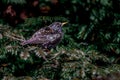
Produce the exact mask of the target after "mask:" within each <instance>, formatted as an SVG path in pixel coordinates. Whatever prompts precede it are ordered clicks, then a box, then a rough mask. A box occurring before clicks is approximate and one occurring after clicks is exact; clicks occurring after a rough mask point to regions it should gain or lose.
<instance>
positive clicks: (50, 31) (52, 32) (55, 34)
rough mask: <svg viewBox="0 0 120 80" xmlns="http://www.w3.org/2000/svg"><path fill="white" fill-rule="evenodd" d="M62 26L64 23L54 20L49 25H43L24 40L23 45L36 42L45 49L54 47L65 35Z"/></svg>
mask: <svg viewBox="0 0 120 80" xmlns="http://www.w3.org/2000/svg"><path fill="white" fill-rule="evenodd" d="M62 26H63V23H61V22H54V23H52V24H51V25H49V26H47V27H43V28H41V29H40V30H38V31H37V32H35V33H34V34H33V35H32V37H31V38H30V39H28V40H25V41H23V42H22V43H21V45H23V46H24V45H28V44H36V45H40V46H41V47H42V48H45V49H50V48H53V47H55V46H56V45H57V44H58V43H59V42H60V41H61V39H62V37H63V32H62Z"/></svg>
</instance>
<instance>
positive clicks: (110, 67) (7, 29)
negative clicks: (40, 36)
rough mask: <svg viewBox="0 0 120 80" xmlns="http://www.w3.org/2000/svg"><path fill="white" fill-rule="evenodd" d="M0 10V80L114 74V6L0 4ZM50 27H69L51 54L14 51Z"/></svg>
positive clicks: (85, 0) (119, 56)
mask: <svg viewBox="0 0 120 80" xmlns="http://www.w3.org/2000/svg"><path fill="white" fill-rule="evenodd" d="M36 1H38V2H39V3H38V4H37V2H36ZM35 3H36V4H35ZM0 7H1V9H0V44H1V45H0V79H3V78H4V79H5V78H12V79H16V78H18V79H19V78H20V79H21V80H22V79H23V78H29V79H34V80H37V79H43V80H44V79H46V80H47V79H50V80H57V79H60V80H91V79H92V80H97V79H98V77H99V76H100V77H104V78H107V77H109V76H107V74H111V73H113V74H111V75H114V72H118V71H119V70H120V62H119V61H120V47H119V46H120V44H119V43H120V28H119V26H120V20H119V18H120V11H119V9H120V1H119V0H113V1H111V0H71V1H68V0H59V1H58V0H30V1H29V0H20V1H17V0H2V1H0ZM9 7H10V10H9V9H8V8H9ZM30 9H31V10H30ZM21 15H22V16H21ZM55 21H60V22H64V21H68V22H69V23H68V24H67V25H65V26H64V27H63V31H64V34H65V35H64V37H63V40H62V42H61V43H60V44H59V45H58V46H57V47H56V49H53V50H51V54H48V55H46V54H44V52H43V51H42V50H41V49H40V48H39V47H38V46H26V47H23V46H21V45H20V40H23V39H28V38H29V37H30V36H31V35H32V34H33V33H34V32H35V31H37V30H38V29H39V28H41V27H44V26H48V25H49V24H51V23H52V22H55ZM36 54H37V55H36ZM38 56H39V57H38ZM45 56H46V58H45ZM115 74H116V73H115ZM21 76H22V77H21ZM106 76H107V77H106ZM95 78H96V79H95ZM106 80H109V79H106Z"/></svg>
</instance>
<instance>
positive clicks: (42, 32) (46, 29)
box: [32, 27, 53, 38]
mask: <svg viewBox="0 0 120 80" xmlns="http://www.w3.org/2000/svg"><path fill="white" fill-rule="evenodd" d="M51 33H53V30H52V29H51V28H50V27H43V28H41V29H40V30H38V31H37V32H36V33H34V34H33V36H32V38H35V37H42V35H46V34H51Z"/></svg>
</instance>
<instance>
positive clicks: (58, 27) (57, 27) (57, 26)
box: [49, 22, 67, 32]
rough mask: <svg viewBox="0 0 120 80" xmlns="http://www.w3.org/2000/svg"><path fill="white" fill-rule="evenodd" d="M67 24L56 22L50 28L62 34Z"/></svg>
mask: <svg viewBox="0 0 120 80" xmlns="http://www.w3.org/2000/svg"><path fill="white" fill-rule="evenodd" d="M66 23H67V22H63V23H61V22H54V23H52V24H51V25H50V26H49V27H51V28H52V29H53V30H55V31H59V32H61V31H62V26H63V25H64V24H66Z"/></svg>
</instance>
